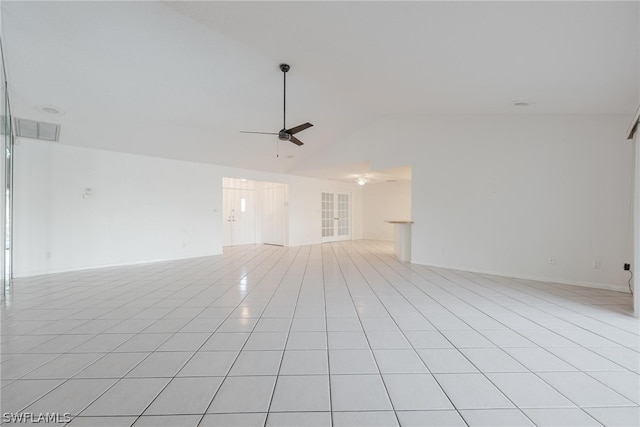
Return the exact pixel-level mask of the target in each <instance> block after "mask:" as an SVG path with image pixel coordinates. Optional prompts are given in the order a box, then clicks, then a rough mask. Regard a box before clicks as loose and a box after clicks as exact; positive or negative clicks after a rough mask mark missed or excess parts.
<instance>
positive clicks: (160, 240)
mask: <svg viewBox="0 0 640 427" xmlns="http://www.w3.org/2000/svg"><path fill="white" fill-rule="evenodd" d="M223 177H232V178H233V177H234V178H247V179H253V180H257V181H273V182H283V183H288V184H289V215H290V229H289V244H290V245H291V246H295V245H306V244H314V243H320V192H321V191H322V190H325V189H336V190H341V191H348V192H350V193H352V196H353V210H354V212H353V220H354V238H361V237H362V225H361V222H362V221H361V219H362V197H361V190H360V189H359V188H357V187H358V186H357V185H355V184H353V185H352V184H342V183H336V182H332V181H323V180H317V179H310V178H300V177H296V176H292V175H282V174H269V173H262V172H257V171H247V170H242V169H235V168H226V167H220V166H215V165H208V164H201V163H192V162H184V161H177V160H167V159H160V158H153V157H145V156H138V155H131V154H123V153H115V152H107V151H101V150H93V149H86V148H79V147H72V146H65V145H60V144H54V143H48V142H41V141H35V140H28V139H24V140H22V141H21V142H20V144H19V145H17V146H16V147H15V205H14V217H15V228H14V235H15V252H14V253H15V274H14V275H15V276H16V277H20V276H29V275H34V274H43V273H51V272H59V271H68V270H74V269H82V268H91V267H101V266H107V265H124V264H132V263H141V262H149V261H156V260H166V259H178V258H189V257H197V256H206V255H213V254H219V253H221V252H222V238H221V236H222V215H221V214H222V178H223ZM85 188H91V189H92V191H93V196H92V198H88V199H86V198H83V193H84V190H85Z"/></svg>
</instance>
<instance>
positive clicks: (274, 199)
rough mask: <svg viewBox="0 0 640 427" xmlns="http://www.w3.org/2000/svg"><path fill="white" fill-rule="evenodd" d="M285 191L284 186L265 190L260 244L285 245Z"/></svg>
mask: <svg viewBox="0 0 640 427" xmlns="http://www.w3.org/2000/svg"><path fill="white" fill-rule="evenodd" d="M286 208H287V205H286V191H285V187H284V186H279V187H271V188H265V189H264V190H263V200H262V242H263V243H264V244H267V245H280V246H284V244H285V233H286V226H285V223H286V214H287V212H286Z"/></svg>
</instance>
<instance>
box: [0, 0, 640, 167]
mask: <svg viewBox="0 0 640 427" xmlns="http://www.w3.org/2000/svg"><path fill="white" fill-rule="evenodd" d="M639 20H640V8H639V3H638V2H401V3H400V2H162V3H155V2H12V1H3V2H2V39H3V44H4V46H5V50H6V60H7V64H8V74H9V84H10V96H11V101H12V106H13V111H14V115H15V116H18V117H24V118H29V119H37V120H43V121H49V122H51V121H53V122H59V123H61V124H62V130H61V134H60V142H61V143H63V144H70V145H78V146H85V147H94V148H101V149H107V150H113V151H122V152H129V153H139V154H145V155H152V156H160V157H167V158H175V159H183V160H192V161H200V162H209V163H214V164H222V165H228V166H236V167H243V168H249V169H257V170H266V171H272V172H290V171H292V170H296V164H300V163H301V162H304V159H305V158H306V159H308V158H312V157H313V156H316V155H317V154H318V153H320V152H321V151H322V150H323V149H325V148H326V147H328V146H329V145H332V144H338V143H340V141H341V140H343V139H344V138H345V137H346V136H348V135H350V134H352V133H354V132H356V131H358V130H360V129H361V128H362V127H364V126H367V125H368V124H371V123H373V122H375V121H376V120H378V119H380V118H381V117H384V116H386V115H395V114H429V113H439V114H443V113H444V114H625V115H629V116H631V115H632V114H633V112H634V111H635V109H636V107H637V104H638V102H639V95H638V94H639V91H640V86H639V81H638V80H639V79H638V76H639V75H640V65H639V64H640V52H639V51H640V25H639ZM281 62H287V63H289V64H291V67H292V69H291V71H290V72H289V74H288V76H287V82H288V104H287V109H288V120H287V125H289V126H293V125H297V124H299V123H303V122H306V121H310V122H311V123H313V124H314V125H315V126H314V127H313V128H310V129H308V130H305V131H304V132H302V133H300V134H299V135H298V136H299V138H300V139H302V140H303V141H304V142H305V145H304V146H303V147H300V148H298V147H296V146H294V145H293V144H290V143H280V144H279V152H280V157H279V158H276V156H275V153H276V142H275V141H276V139H275V137H271V136H262V135H246V134H240V133H239V131H240V130H254V131H277V130H279V129H280V128H281V125H282V74H281V72H280V71H279V69H278V64H280V63H281ZM513 101H530V102H532V103H533V104H532V105H531V106H529V107H525V108H522V107H514V106H513V105H512V103H513ZM39 105H54V106H57V107H59V108H61V109H62V110H64V111H65V114H64V116H51V115H48V114H46V113H41V112H39V111H37V110H36V108H35V107H37V106H39ZM291 156H294V157H291ZM367 160H368V159H367V158H366V153H363V158H362V161H363V162H366V161H367ZM363 164H364V163H363ZM351 166H353V165H351ZM349 167H350V165H344V168H343V169H342V170H341V171H338V172H336V171H335V170H331V172H330V173H327V174H325V176H326V177H329V176H330V175H331V174H333V175H331V176H334V175H336V174H338V175H339V174H343V175H344V174H348V173H356V172H353V171H352V172H350V171H349V170H348V169H349ZM307 172H308V173H312V172H311V171H307ZM296 173H304V171H296ZM318 173H319V174H320V175H322V172H318Z"/></svg>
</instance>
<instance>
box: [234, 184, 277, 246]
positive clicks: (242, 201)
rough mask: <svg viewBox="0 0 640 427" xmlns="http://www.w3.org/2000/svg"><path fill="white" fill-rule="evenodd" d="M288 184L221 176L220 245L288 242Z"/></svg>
mask: <svg viewBox="0 0 640 427" xmlns="http://www.w3.org/2000/svg"><path fill="white" fill-rule="evenodd" d="M288 187H289V186H288V185H287V184H283V183H276V182H267V181H253V180H247V179H237V178H226V177H225V178H223V179H222V213H223V215H222V245H223V246H239V245H256V244H269V245H279V246H286V245H287V243H288V228H289V210H288V207H289V205H288V190H289V188H288Z"/></svg>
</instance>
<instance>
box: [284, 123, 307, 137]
mask: <svg viewBox="0 0 640 427" xmlns="http://www.w3.org/2000/svg"><path fill="white" fill-rule="evenodd" d="M311 126H313V125H312V124H311V123H308V122H307V123H305V124H303V125H299V126H296V127H294V128H291V129H288V130H287V133H288V134H290V135H293V134H296V133H298V132H301V131H303V130H305V129H308V128H310V127H311Z"/></svg>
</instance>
